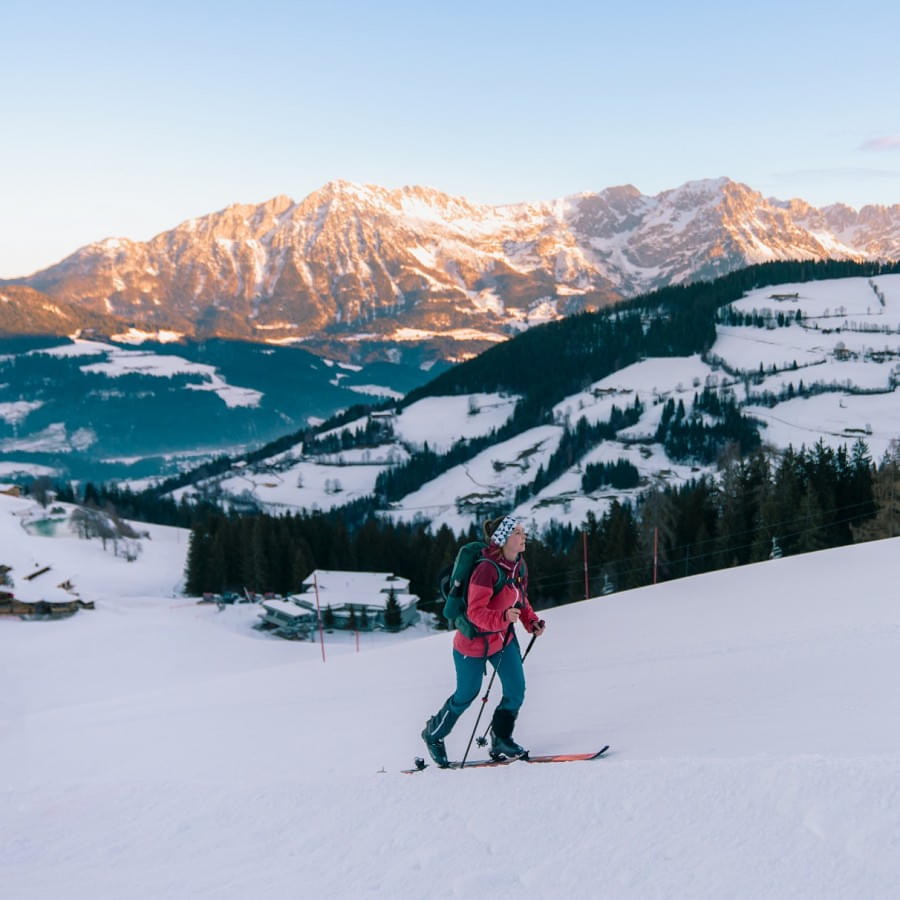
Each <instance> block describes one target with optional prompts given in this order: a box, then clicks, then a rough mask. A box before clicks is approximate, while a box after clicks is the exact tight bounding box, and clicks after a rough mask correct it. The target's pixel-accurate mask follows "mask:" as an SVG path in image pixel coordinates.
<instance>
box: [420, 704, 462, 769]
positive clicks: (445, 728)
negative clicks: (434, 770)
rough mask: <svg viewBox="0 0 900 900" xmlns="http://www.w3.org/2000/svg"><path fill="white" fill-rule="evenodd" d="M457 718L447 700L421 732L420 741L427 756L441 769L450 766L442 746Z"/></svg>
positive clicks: (445, 749) (444, 748)
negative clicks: (425, 748)
mask: <svg viewBox="0 0 900 900" xmlns="http://www.w3.org/2000/svg"><path fill="white" fill-rule="evenodd" d="M458 718H459V716H458V715H457V714H456V713H455V712H453V711H452V710H451V709H450V701H449V700H448V701H447V702H446V703H445V704H444V705H443V706H442V707H441V708H440V710H438V712H437V713H435V714H434V715H433V716H432V717H431V718H430V719H429V720H428V721H427V722H426V723H425V728H424V729H423V730H422V740H423V741H425V746H426V747H427V748H428V754H429V755H430V756H431V758H432V759H433V760H434V762H435V764H436V765H438V766H440V767H441V768H442V769H446V768H447V766H449V765H450V760H449V759H447V748H446V747H445V746H444V738H445V737H447V735H448V734H450V732H451V730H452V729H453V726H454V725H455V724H456V720H457V719H458Z"/></svg>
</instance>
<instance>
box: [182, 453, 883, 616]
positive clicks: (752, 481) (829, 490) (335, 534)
mask: <svg viewBox="0 0 900 900" xmlns="http://www.w3.org/2000/svg"><path fill="white" fill-rule="evenodd" d="M898 533H900V449H898V448H896V447H895V448H893V449H892V452H891V454H889V456H888V457H886V458H885V460H884V461H883V462H882V464H881V466H880V467H878V468H876V467H875V466H874V465H873V464H872V461H871V459H870V457H869V455H868V450H867V448H866V445H865V444H864V443H863V442H862V441H858V442H857V443H856V444H855V445H854V446H853V447H852V449H851V450H849V451H848V450H847V448H846V447H842V448H840V449H838V450H833V449H831V448H829V447H827V446H825V445H824V444H823V443H822V442H819V443H818V444H816V445H815V446H814V447H812V448H808V449H807V448H801V449H800V450H794V449H788V451H786V452H785V453H784V454H783V455H782V456H781V457H780V458H778V459H773V458H771V457H770V456H769V455H767V454H766V453H765V452H763V451H762V450H757V451H755V452H754V453H752V454H750V455H749V456H747V457H745V458H740V457H739V456H738V455H737V454H736V453H735V454H734V456H733V457H732V458H731V459H730V460H729V461H728V462H727V463H726V464H725V466H724V468H723V470H722V473H721V476H720V479H718V480H715V479H713V478H710V477H704V478H701V479H698V480H696V481H692V482H690V483H688V484H685V485H682V486H679V487H670V488H666V489H665V490H652V491H650V492H647V493H646V494H644V495H642V497H641V498H640V500H639V501H638V502H637V503H636V504H632V503H628V502H625V503H621V502H618V501H615V502H613V504H612V505H611V507H610V508H609V510H608V511H607V512H606V513H605V514H604V515H603V516H601V517H599V518H598V517H595V516H593V515H589V516H588V518H587V521H586V523H585V525H584V526H583V528H582V529H577V528H575V527H573V526H571V525H560V524H554V525H551V526H550V527H549V528H547V529H545V530H544V532H543V533H542V534H541V535H539V536H534V537H533V538H532V539H531V540H530V541H529V544H528V549H527V551H526V552H527V557H528V563H529V582H530V586H529V594H530V598H531V600H532V602H533V603H534V604H535V605H536V606H537V607H538V608H547V607H550V606H554V605H558V604H562V603H568V602H572V601H573V600H578V599H581V598H582V597H584V592H585V584H584V577H585V575H584V567H585V560H584V542H585V540H586V543H587V563H588V567H587V568H588V571H587V577H588V586H587V590H588V593H589V594H590V595H592V596H593V595H596V594H599V593H600V592H601V591H602V590H603V588H604V585H605V584H610V585H612V586H613V587H614V588H615V589H617V590H624V589H628V588H634V587H639V586H641V585H646V584H650V583H652V581H653V579H654V556H653V548H654V544H655V545H656V546H657V548H658V558H657V561H656V566H655V577H656V579H657V580H659V581H663V580H667V579H671V578H678V577H682V576H686V575H695V574H698V573H700V572H708V571H712V570H715V569H719V568H724V567H729V566H734V565H743V564H746V563H750V562H756V561H760V560H764V559H768V558H770V557H772V556H773V555H775V556H780V555H785V556H787V555H791V554H795V553H803V552H808V551H811V550H818V549H823V548H826V547H834V546H840V545H843V544H847V543H851V542H852V541H853V540H854V539H858V540H862V539H871V538H876V537H887V536H892V535H896V534H898ZM584 535H586V538H585V537H584ZM476 536H477V532H476V529H475V528H474V526H473V527H472V528H471V529H470V530H469V532H468V533H466V534H459V535H457V534H453V533H452V532H451V531H450V530H449V529H448V528H447V527H446V526H443V527H441V528H439V529H438V530H437V531H435V532H434V533H432V532H429V531H428V530H427V528H426V527H425V526H424V525H421V524H416V525H413V524H404V523H393V522H389V521H385V520H383V519H381V518H379V517H376V516H375V515H374V514H373V513H371V512H370V513H369V514H368V515H366V516H365V518H364V519H362V520H361V522H360V524H359V525H358V526H349V525H348V521H347V519H346V518H345V517H344V516H343V515H341V514H322V513H318V514H311V515H309V514H297V515H290V516H283V517H272V516H266V515H256V516H239V515H236V514H226V513H223V512H221V511H208V513H207V515H206V516H205V517H204V518H203V520H202V521H199V522H197V523H196V524H195V525H194V527H193V529H192V532H191V539H190V549H189V554H188V563H187V571H186V575H187V588H188V592H189V593H195V594H198V593H202V592H204V591H222V590H228V589H232V590H240V589H243V588H244V587H246V588H248V589H250V590H253V591H276V592H279V593H289V592H293V591H296V590H297V589H298V587H299V585H300V583H301V582H302V581H303V580H304V579H305V578H306V577H308V575H309V574H310V572H311V571H312V570H313V569H314V568H317V567H318V568H324V569H348V570H363V571H391V572H394V573H396V574H398V575H401V576H403V577H406V578H409V579H410V587H411V590H412V592H413V593H415V594H417V595H418V596H419V597H420V598H421V599H422V607H423V608H424V609H431V610H435V611H437V610H439V609H440V600H439V597H438V590H437V584H438V578H439V575H440V573H441V572H442V571H443V570H444V569H446V568H447V567H448V566H450V565H451V563H452V561H453V558H454V556H455V553H456V550H457V548H458V546H459V545H460V544H461V543H462V542H463V541H465V540H471V539H474V538H475V537H476Z"/></svg>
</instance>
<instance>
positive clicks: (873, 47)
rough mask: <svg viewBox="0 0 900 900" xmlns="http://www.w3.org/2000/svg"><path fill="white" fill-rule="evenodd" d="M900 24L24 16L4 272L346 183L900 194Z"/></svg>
mask: <svg viewBox="0 0 900 900" xmlns="http://www.w3.org/2000/svg"><path fill="white" fill-rule="evenodd" d="M632 6H634V7H635V8H633V9H632ZM898 9H900V5H898V4H897V3H895V2H893V3H892V2H887V0H879V2H873V0H858V2H856V3H853V4H850V3H841V4H834V3H829V2H827V0H826V2H820V3H806V2H801V3H799V4H797V3H794V4H786V3H784V2H783V0H779V2H774V0H762V2H757V3H753V2H746V3H740V4H727V3H723V2H722V0H718V2H705V0H703V2H698V0H684V2H683V3H681V4H673V3H661V2H655V0H653V2H642V3H638V4H630V3H627V2H625V0H621V2H617V3H615V4H608V3H603V2H593V3H580V2H569V0H557V2H546V0H545V2H541V3H530V2H522V0H520V2H505V0H504V2H494V3H491V2H488V0H483V2H477V3H476V2H468V0H462V2H460V0H457V2H454V3H452V4H451V3H446V4H440V5H439V4H429V3H423V2H421V0H419V2H416V3H412V2H410V3H406V2H394V0H384V2H381V3H340V2H332V3H321V4H307V3H303V2H295V3H287V2H285V3H261V4H260V3H257V4H251V3H247V2H242V3H232V2H216V3H212V2H210V3H193V2H190V0H185V2H181V3H171V2H167V0H158V2H156V3H153V4H150V3H146V4H144V3H125V2H119V3H98V2H92V0H84V2H80V3H56V2H51V3H26V2H23V0H19V2H13V3H7V4H4V6H3V10H2V12H0V33H2V43H3V53H2V55H0V85H2V89H0V123H2V132H0V203H2V208H0V212H2V215H0V277H13V276H19V275H24V274H28V273H30V272H32V271H34V270H36V269H38V268H42V267H44V266H46V265H49V264H51V263H53V262H56V261H57V260H59V259H61V258H62V257H63V256H66V255H68V254H69V253H70V252H72V251H74V250H75V249H77V248H78V247H80V246H82V245H84V244H86V243H89V242H91V241H93V240H99V239H101V238H103V237H108V236H124V237H130V238H134V239H138V240H146V239H147V238H149V237H151V236H152V235H154V234H156V233H158V232H160V231H164V230H166V229H168V228H171V227H173V226H174V225H176V224H178V223H179V222H181V221H183V220H184V219H186V218H190V217H191V216H195V215H202V214H204V213H207V212H212V211H213V210H217V209H221V208H222V207H224V206H227V205H228V204H229V203H233V202H244V203H257V202H262V201H263V200H266V199H268V198H269V197H272V196H274V195H276V194H288V195H290V196H292V197H293V198H294V199H301V198H302V197H304V196H305V195H306V194H308V193H310V192H311V191H313V190H315V189H316V188H318V187H320V186H321V185H322V184H324V183H325V182H327V181H329V180H331V179H335V178H344V179H347V180H350V181H359V182H366V183H375V184H381V185H384V186H386V187H400V186H402V185H404V184H427V185H431V186H433V187H436V188H439V189H441V190H444V191H447V192H450V193H454V194H462V195H464V196H466V197H468V198H469V199H471V200H474V201H477V202H486V203H507V202H516V201H526V200H550V199H553V198H555V197H560V196H563V195H566V194H571V193H576V192H579V191H586V190H602V189H603V188H605V187H609V186H611V185H616V184H625V183H631V184H634V185H635V186H636V187H638V188H639V189H640V190H641V191H643V192H644V193H648V194H655V193H658V192H659V191H662V190H665V189H667V188H671V187H676V186H677V185H679V184H681V183H683V182H684V181H687V180H689V179H694V178H713V177H718V176H721V175H727V176H729V177H731V178H734V179H736V180H738V181H743V182H745V183H746V184H749V185H750V186H751V187H753V188H755V189H757V190H760V191H762V192H763V193H764V194H766V195H767V196H776V197H781V198H788V197H792V196H800V197H803V198H804V199H806V200H808V201H810V202H811V203H813V204H815V205H825V204H827V203H832V202H837V201H841V202H845V203H848V204H850V205H852V206H856V207H859V206H862V205H864V204H867V203H883V204H893V203H898V202H900V99H898V87H900V54H898V52H897V35H898V33H900V11H898Z"/></svg>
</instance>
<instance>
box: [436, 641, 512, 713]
mask: <svg viewBox="0 0 900 900" xmlns="http://www.w3.org/2000/svg"><path fill="white" fill-rule="evenodd" d="M453 663H454V665H455V666H456V691H455V692H454V694H453V696H452V697H451V698H450V701H449V702H450V711H451V712H452V713H454V714H455V715H457V716H461V715H462V714H463V713H464V712H465V711H466V710H467V709H468V708H469V706H470V704H471V703H472V701H473V700H474V699H475V698H476V697H477V696H478V692H479V691H480V690H481V682H482V679H483V678H484V676H485V675H486V674H487V663H490V664H491V665H492V666H493V667H494V669H496V671H497V675H498V677H499V678H500V684H501V685H502V686H503V697H502V698H501V699H500V703H499V704H498V706H497V708H498V709H508V710H509V711H510V712H518V710H519V707H521V705H522V703H523V702H524V701H525V669H524V668H523V667H522V652H521V650H520V649H519V642H518V641H517V640H515V639H513V641H512V642H511V643H509V644H507V645H506V647H504V648H503V650H499V651H498V652H497V653H495V654H494V655H493V656H489V657H488V658H487V659H485V658H484V657H480V656H463V654H462V653H460V652H459V651H458V650H454V651H453Z"/></svg>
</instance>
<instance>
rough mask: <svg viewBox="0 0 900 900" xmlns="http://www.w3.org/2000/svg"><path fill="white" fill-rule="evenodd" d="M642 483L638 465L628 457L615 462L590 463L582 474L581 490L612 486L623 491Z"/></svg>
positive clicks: (586, 490)
mask: <svg viewBox="0 0 900 900" xmlns="http://www.w3.org/2000/svg"><path fill="white" fill-rule="evenodd" d="M640 483H641V476H640V473H639V472H638V469H637V466H636V465H635V464H634V463H633V462H630V461H629V460H627V459H617V460H616V461H615V462H605V463H588V464H587V465H586V466H585V467H584V474H583V475H582V476H581V490H582V491H583V492H584V493H585V494H590V493H591V491H596V490H598V489H600V488H605V487H611V488H617V489H618V490H621V491H627V490H629V489H630V488H636V487H637V486H638V485H639V484H640Z"/></svg>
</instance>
